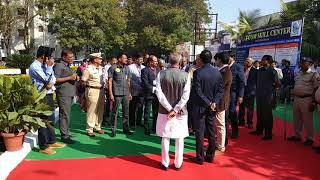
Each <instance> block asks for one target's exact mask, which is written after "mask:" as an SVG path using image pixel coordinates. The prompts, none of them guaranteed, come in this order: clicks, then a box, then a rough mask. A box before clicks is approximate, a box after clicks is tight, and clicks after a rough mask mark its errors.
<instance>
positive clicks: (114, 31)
mask: <svg viewBox="0 0 320 180" xmlns="http://www.w3.org/2000/svg"><path fill="white" fill-rule="evenodd" d="M41 2H42V5H44V7H48V6H53V7H54V10H53V11H52V12H51V13H50V12H48V15H47V16H44V17H45V18H44V19H46V20H47V21H48V22H49V27H50V29H51V30H52V32H53V33H54V34H56V36H57V39H58V40H59V43H60V45H61V46H63V47H69V48H73V49H75V50H79V49H82V48H83V47H87V49H95V50H102V51H105V52H107V51H110V50H112V49H114V48H115V47H119V48H123V47H124V45H128V46H130V45H132V44H133V43H132V42H134V41H135V37H136V35H135V34H134V33H126V28H127V18H126V16H127V12H126V11H125V10H124V9H123V8H121V7H120V6H119V3H118V1H117V0H59V1H58V0H41Z"/></svg>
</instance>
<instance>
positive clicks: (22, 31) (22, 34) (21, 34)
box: [18, 29, 24, 37]
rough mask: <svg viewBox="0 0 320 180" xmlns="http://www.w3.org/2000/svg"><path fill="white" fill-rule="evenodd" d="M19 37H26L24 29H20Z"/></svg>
mask: <svg viewBox="0 0 320 180" xmlns="http://www.w3.org/2000/svg"><path fill="white" fill-rule="evenodd" d="M18 34H19V37H24V29H18Z"/></svg>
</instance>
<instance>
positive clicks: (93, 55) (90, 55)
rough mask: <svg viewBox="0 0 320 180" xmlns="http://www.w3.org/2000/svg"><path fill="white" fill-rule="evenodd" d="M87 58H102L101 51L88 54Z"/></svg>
mask: <svg viewBox="0 0 320 180" xmlns="http://www.w3.org/2000/svg"><path fill="white" fill-rule="evenodd" d="M89 58H90V59H95V58H100V59H103V58H102V54H101V52H99V53H92V54H89Z"/></svg>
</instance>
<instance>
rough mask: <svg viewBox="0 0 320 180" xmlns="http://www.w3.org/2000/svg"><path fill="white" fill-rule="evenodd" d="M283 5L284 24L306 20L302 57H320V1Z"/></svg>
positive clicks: (313, 0) (308, 0) (309, 0)
mask: <svg viewBox="0 0 320 180" xmlns="http://www.w3.org/2000/svg"><path fill="white" fill-rule="evenodd" d="M281 4H282V13H281V19H282V21H283V22H288V21H292V20H297V19H301V18H303V17H304V18H305V21H304V29H303V41H302V56H309V57H313V58H319V57H320V13H319V12H320V1H319V0H299V1H295V2H292V3H284V2H283V1H281Z"/></svg>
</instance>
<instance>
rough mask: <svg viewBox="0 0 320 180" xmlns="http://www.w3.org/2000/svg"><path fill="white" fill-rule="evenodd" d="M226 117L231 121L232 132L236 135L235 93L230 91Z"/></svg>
mask: <svg viewBox="0 0 320 180" xmlns="http://www.w3.org/2000/svg"><path fill="white" fill-rule="evenodd" d="M228 116H229V117H228V119H229V120H230V122H231V128H232V134H234V135H238V115H237V93H236V92H233V91H231V93H230V106H229V115H228Z"/></svg>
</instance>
